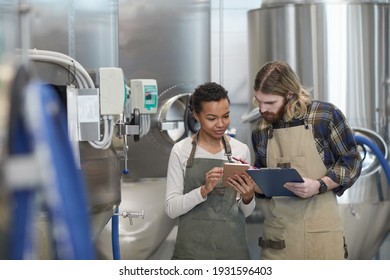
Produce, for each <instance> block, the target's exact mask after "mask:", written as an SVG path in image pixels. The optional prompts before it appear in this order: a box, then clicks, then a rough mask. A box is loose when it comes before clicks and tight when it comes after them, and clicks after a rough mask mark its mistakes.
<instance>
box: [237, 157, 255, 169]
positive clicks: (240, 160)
mask: <svg viewBox="0 0 390 280" xmlns="http://www.w3.org/2000/svg"><path fill="white" fill-rule="evenodd" d="M232 158H233V159H234V160H237V161H239V162H241V163H243V164H249V163H248V162H246V161H244V160H242V159H240V158H237V157H232ZM249 166H250V167H251V168H252V169H258V168H257V167H255V166H253V165H250V164H249Z"/></svg>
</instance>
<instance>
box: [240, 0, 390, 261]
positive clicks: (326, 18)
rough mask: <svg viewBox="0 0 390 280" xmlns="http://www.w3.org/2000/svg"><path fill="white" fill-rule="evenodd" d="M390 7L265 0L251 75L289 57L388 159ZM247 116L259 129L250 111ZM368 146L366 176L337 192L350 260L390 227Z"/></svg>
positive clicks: (252, 47)
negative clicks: (339, 192)
mask: <svg viewBox="0 0 390 280" xmlns="http://www.w3.org/2000/svg"><path fill="white" fill-rule="evenodd" d="M389 11H390V6H389V2H388V1H324V0H323V1H320V0H318V1H306V0H301V1H286V0H276V1H272V0H269V1H263V2H262V5H261V6H260V8H258V9H254V10H250V11H249V12H248V46H249V49H248V53H249V75H250V77H251V79H252V80H253V79H254V77H255V75H256V73H257V71H258V70H259V69H260V67H261V66H262V65H263V64H264V63H265V62H267V61H271V60H285V61H287V62H288V63H289V64H290V65H291V66H292V68H293V69H294V70H296V71H297V73H298V74H299V76H300V77H301V81H302V83H303V85H305V86H306V87H308V88H311V89H312V91H311V92H312V94H313V97H314V98H315V99H319V100H324V101H329V102H332V103H334V104H335V105H336V106H338V107H339V108H340V109H341V110H342V111H343V112H344V114H345V115H346V117H347V120H348V121H349V123H350V125H351V127H352V128H353V129H354V131H355V133H356V135H362V136H365V137H368V138H369V139H370V141H372V142H373V143H374V144H375V145H377V146H378V148H379V149H380V151H381V152H382V153H383V156H384V157H385V158H386V159H387V151H388V145H389V144H388V143H389V124H388V119H389V100H388V94H389V82H390V79H389V71H390V56H389V45H390V44H389V38H390V17H389ZM249 96H250V101H249V104H251V100H252V96H253V93H252V92H251V93H250V94H249ZM248 110H249V111H250V112H254V111H255V110H257V109H256V108H254V107H253V105H250V107H249V108H248ZM251 115H252V117H250V118H249V116H251ZM246 118H247V120H248V121H249V122H250V123H251V126H252V127H254V126H255V124H256V118H254V117H253V114H247V116H246ZM244 119H245V118H244ZM363 147H364V148H365V150H366V154H365V158H364V161H363V169H362V174H361V176H360V178H359V179H358V181H357V182H356V183H355V184H354V185H353V187H352V188H350V189H349V190H347V191H346V192H345V194H344V195H343V196H342V197H338V203H339V206H340V214H341V217H342V220H343V223H344V228H345V233H346V240H347V243H348V249H349V253H350V254H349V258H350V259H371V258H373V257H375V254H376V253H377V251H378V248H379V247H380V245H381V244H382V242H383V241H384V239H385V238H386V237H387V235H388V233H389V230H390V227H389V223H388V220H389V218H390V193H389V183H390V182H387V180H386V176H385V172H384V170H385V169H384V168H383V166H381V164H380V161H379V160H378V158H377V156H376V155H375V154H374V152H373V151H371V150H370V149H369V148H367V147H365V146H363ZM362 155H363V154H362Z"/></svg>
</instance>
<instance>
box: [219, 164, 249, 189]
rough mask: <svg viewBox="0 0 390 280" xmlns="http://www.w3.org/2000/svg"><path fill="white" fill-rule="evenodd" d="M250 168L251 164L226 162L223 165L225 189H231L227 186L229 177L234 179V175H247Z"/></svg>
mask: <svg viewBox="0 0 390 280" xmlns="http://www.w3.org/2000/svg"><path fill="white" fill-rule="evenodd" d="M249 168H250V165H249V164H245V163H238V162H225V163H224V164H223V176H222V185H223V186H225V187H230V186H229V185H226V184H225V181H226V179H227V178H228V177H229V176H230V177H232V176H233V175H234V174H242V173H245V171H246V170H247V169H249Z"/></svg>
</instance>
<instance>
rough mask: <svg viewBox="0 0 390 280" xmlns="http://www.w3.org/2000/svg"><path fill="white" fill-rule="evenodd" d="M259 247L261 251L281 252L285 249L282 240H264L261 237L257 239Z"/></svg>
mask: <svg viewBox="0 0 390 280" xmlns="http://www.w3.org/2000/svg"><path fill="white" fill-rule="evenodd" d="M259 246H260V247H261V248H263V249H267V248H271V249H276V250H281V249H284V248H286V242H284V240H264V239H263V238H262V237H259Z"/></svg>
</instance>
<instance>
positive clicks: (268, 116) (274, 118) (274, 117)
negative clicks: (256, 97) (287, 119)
mask: <svg viewBox="0 0 390 280" xmlns="http://www.w3.org/2000/svg"><path fill="white" fill-rule="evenodd" d="M286 105H287V101H284V104H283V106H281V107H280V108H279V110H278V111H277V112H276V113H271V112H264V113H262V114H261V115H262V116H263V118H264V120H265V121H266V122H268V123H270V124H275V123H278V122H279V121H280V120H282V118H283V116H284V112H285V108H286Z"/></svg>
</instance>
